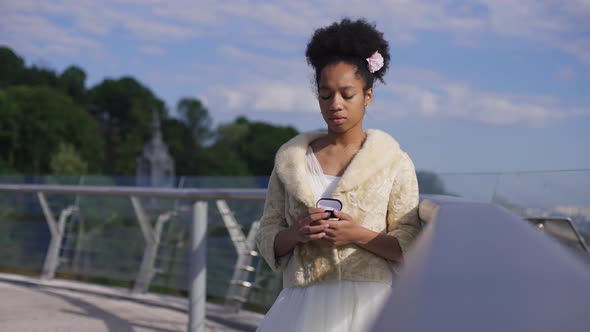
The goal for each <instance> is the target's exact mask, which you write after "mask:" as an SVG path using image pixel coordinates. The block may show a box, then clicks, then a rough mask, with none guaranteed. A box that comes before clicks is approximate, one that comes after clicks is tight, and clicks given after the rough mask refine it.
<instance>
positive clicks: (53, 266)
mask: <svg viewBox="0 0 590 332" xmlns="http://www.w3.org/2000/svg"><path fill="white" fill-rule="evenodd" d="M37 197H38V198H39V203H41V208H42V209H43V214H44V215H45V220H46V221H47V225H48V226H49V231H50V232H51V241H50V242H49V247H48V248H47V254H46V255H45V262H44V263H43V272H42V273H41V279H45V280H47V279H53V277H54V276H55V270H57V266H58V264H59V250H60V249H61V243H62V239H63V234H64V228H65V223H66V219H67V218H68V217H69V216H70V215H72V214H73V213H74V212H75V211H77V207H75V206H68V207H67V208H66V209H63V210H62V211H61V213H60V214H59V220H58V221H57V222H56V221H55V217H54V216H53V213H52V212H51V208H50V207H49V204H48V203H47V199H46V198H45V195H44V194H43V193H42V192H37Z"/></svg>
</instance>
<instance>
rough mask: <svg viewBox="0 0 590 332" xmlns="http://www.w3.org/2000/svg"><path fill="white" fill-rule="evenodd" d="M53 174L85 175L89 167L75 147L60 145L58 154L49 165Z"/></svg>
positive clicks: (65, 144) (66, 144)
mask: <svg viewBox="0 0 590 332" xmlns="http://www.w3.org/2000/svg"><path fill="white" fill-rule="evenodd" d="M49 166H50V168H51V173H52V174H55V175H84V174H86V172H87V171H88V165H87V164H86V162H84V160H82V158H81V157H80V155H79V154H78V152H77V151H76V148H74V146H73V145H71V144H69V143H60V144H59V147H58V149H57V152H56V153H55V154H53V156H52V157H51V161H50V163H49Z"/></svg>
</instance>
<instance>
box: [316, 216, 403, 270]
mask: <svg viewBox="0 0 590 332" xmlns="http://www.w3.org/2000/svg"><path fill="white" fill-rule="evenodd" d="M335 214H336V216H337V217H338V218H339V219H340V220H338V221H330V222H329V224H330V229H328V230H326V231H325V232H326V234H327V236H326V239H327V240H328V241H330V242H331V243H332V245H333V246H335V247H339V246H343V245H347V244H350V243H354V244H356V245H358V246H359V247H361V248H364V249H366V250H368V251H370V252H372V253H374V254H376V255H379V256H381V257H383V258H385V259H387V260H390V261H394V262H401V260H402V250H401V246H400V244H399V241H398V240H397V238H395V237H394V236H389V235H385V234H380V233H377V232H374V231H372V230H370V229H367V228H364V227H363V226H361V225H359V224H357V223H355V222H354V221H352V217H351V216H350V215H348V214H346V213H344V212H341V211H335Z"/></svg>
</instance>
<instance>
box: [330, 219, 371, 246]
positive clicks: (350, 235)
mask: <svg viewBox="0 0 590 332" xmlns="http://www.w3.org/2000/svg"><path fill="white" fill-rule="evenodd" d="M334 215H336V217H338V219H339V220H334V221H333V220H330V221H328V225H329V228H328V229H326V230H325V231H324V233H326V235H325V236H324V237H323V240H324V241H327V242H329V243H330V244H331V245H332V246H334V247H340V246H344V245H347V244H351V243H358V242H360V241H361V239H362V238H363V236H364V235H365V234H364V233H365V231H366V229H365V228H364V227H362V226H361V225H359V224H357V223H356V222H354V220H353V219H352V217H351V216H350V215H348V214H346V213H344V212H342V211H337V210H335V211H334Z"/></svg>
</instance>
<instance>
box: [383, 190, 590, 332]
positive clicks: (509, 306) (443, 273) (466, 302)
mask: <svg viewBox="0 0 590 332" xmlns="http://www.w3.org/2000/svg"><path fill="white" fill-rule="evenodd" d="M419 210H420V216H421V219H422V220H424V221H426V223H427V226H426V227H425V228H424V230H423V232H422V233H421V234H420V236H419V238H418V240H417V241H416V242H415V243H414V246H413V248H412V250H411V251H410V252H409V254H408V255H407V257H406V258H405V265H404V267H403V268H402V269H401V273H400V275H399V278H398V280H396V283H395V286H394V288H393V291H392V295H391V298H390V299H389V301H388V303H387V304H386V305H385V307H384V309H383V311H382V312H381V314H380V315H379V317H378V319H377V321H376V323H375V325H374V327H373V331H406V332H422V331H484V332H485V331H580V332H581V331H588V327H589V326H590V315H588V313H589V306H588V304H589V302H588V299H590V264H588V261H584V260H583V259H582V257H581V256H577V255H574V254H572V252H571V251H570V250H569V249H568V248H566V247H565V246H563V245H561V244H560V243H558V242H557V241H554V240H553V239H551V238H550V237H548V236H546V235H545V234H542V233H541V232H540V231H539V230H538V229H536V228H537V227H535V226H533V225H530V224H529V223H528V222H525V221H524V220H523V219H522V218H520V217H518V216H516V215H514V214H513V213H511V212H509V211H508V210H506V209H504V208H502V207H499V206H495V205H492V204H489V203H479V202H471V201H468V200H465V199H461V198H456V197H448V196H430V197H424V199H423V200H422V202H421V204H420V209H419ZM585 254H586V255H587V254H588V253H587V252H586V253H585Z"/></svg>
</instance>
